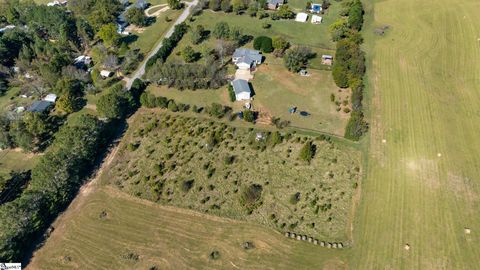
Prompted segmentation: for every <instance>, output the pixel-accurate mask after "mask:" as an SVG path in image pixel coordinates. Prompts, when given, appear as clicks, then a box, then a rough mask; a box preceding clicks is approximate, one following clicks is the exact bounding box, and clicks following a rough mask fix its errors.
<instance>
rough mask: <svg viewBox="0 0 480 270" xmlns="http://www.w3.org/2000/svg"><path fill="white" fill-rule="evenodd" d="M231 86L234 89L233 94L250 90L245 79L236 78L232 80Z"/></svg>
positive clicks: (249, 91)
mask: <svg viewBox="0 0 480 270" xmlns="http://www.w3.org/2000/svg"><path fill="white" fill-rule="evenodd" d="M232 86H233V91H235V94H240V93H243V92H247V93H249V94H250V93H251V92H252V91H251V90H250V86H249V85H248V82H247V81H246V80H242V79H236V80H234V81H233V82H232Z"/></svg>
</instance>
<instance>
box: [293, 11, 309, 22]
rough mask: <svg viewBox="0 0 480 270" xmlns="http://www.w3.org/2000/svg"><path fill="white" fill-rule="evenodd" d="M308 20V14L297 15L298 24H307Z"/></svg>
mask: <svg viewBox="0 0 480 270" xmlns="http://www.w3.org/2000/svg"><path fill="white" fill-rule="evenodd" d="M307 20H308V14H307V13H303V12H300V13H298V14H297V17H295V21H297V22H306V21H307Z"/></svg>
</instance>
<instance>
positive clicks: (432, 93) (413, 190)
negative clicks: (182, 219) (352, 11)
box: [351, 0, 480, 269]
mask: <svg viewBox="0 0 480 270" xmlns="http://www.w3.org/2000/svg"><path fill="white" fill-rule="evenodd" d="M368 2H369V3H372V2H374V6H373V9H371V8H372V6H369V11H368V14H371V17H373V18H374V19H375V20H374V21H371V23H372V24H373V25H372V26H371V27H370V28H369V29H367V30H366V33H367V34H368V35H366V41H367V42H366V45H367V47H368V51H367V55H369V57H372V61H371V64H370V66H369V67H368V68H367V70H368V71H369V82H370V88H371V90H372V91H373V92H372V97H373V98H372V108H371V114H372V118H373V119H372V121H371V127H372V129H371V134H372V135H371V140H370V141H371V142H370V145H371V147H370V153H369V161H368V172H367V177H366V179H365V180H364V181H363V182H362V192H363V194H362V202H361V207H360V209H359V211H358V218H357V222H356V224H355V231H356V233H355V234H354V236H355V245H356V248H355V249H354V255H355V256H354V257H353V259H352V263H351V264H352V265H355V267H354V268H355V269H478V267H479V266H478V258H479V257H480V238H479V231H480V215H478V213H479V211H480V208H479V207H480V204H479V202H480V178H479V175H480V157H479V155H478V153H479V152H480V141H479V140H478V139H477V138H478V133H479V131H480V113H479V106H480V76H479V74H480V61H479V59H480V41H479V39H480V32H479V29H480V20H478V15H479V11H480V2H479V1H477V0H462V1H457V2H456V3H455V8H454V9H451V7H450V6H449V1H446V0H436V1H432V0H427V1H415V0H401V1H368ZM369 12H373V13H369ZM385 25H389V26H390V29H389V30H387V32H386V35H385V36H384V37H380V36H374V35H373V29H374V28H376V27H381V26H385ZM383 140H385V141H383ZM465 228H468V229H470V230H471V233H470V234H467V233H466V232H465ZM406 244H409V245H410V250H409V251H407V250H405V248H404V247H405V245H406Z"/></svg>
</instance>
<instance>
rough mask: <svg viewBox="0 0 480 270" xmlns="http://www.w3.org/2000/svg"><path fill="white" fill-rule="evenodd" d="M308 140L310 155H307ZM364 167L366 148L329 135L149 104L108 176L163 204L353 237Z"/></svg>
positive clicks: (339, 238) (328, 235)
mask: <svg viewBox="0 0 480 270" xmlns="http://www.w3.org/2000/svg"><path fill="white" fill-rule="evenodd" d="M260 137H261V138H260ZM307 142H313V145H314V148H315V154H314V157H313V159H312V160H311V161H310V162H306V161H303V160H301V159H300V158H299V156H300V152H301V149H302V148H303V147H304V145H305V144H306V143H307ZM360 173H361V169H360V155H359V153H358V152H356V151H355V150H352V149H349V148H348V147H344V146H342V145H340V144H339V143H334V142H331V141H329V140H325V139H323V140H322V138H315V137H308V136H301V135H296V134H292V133H285V132H273V133H272V132H265V131H263V132H262V131H260V130H254V129H247V128H239V127H232V126H229V125H227V124H224V123H219V122H215V121H213V120H206V119H199V118H194V117H185V116H181V115H179V114H169V113H159V112H151V111H150V112H148V111H145V112H143V113H140V114H139V115H138V116H137V119H136V121H135V122H134V123H133V124H132V126H130V128H129V131H128V132H127V134H126V136H125V138H124V140H123V141H122V144H121V145H120V150H119V152H118V154H117V155H116V157H115V158H114V160H113V162H112V164H111V166H110V167H109V168H108V169H107V172H106V173H105V174H104V179H105V181H109V182H110V183H111V184H113V185H115V186H117V187H118V188H119V189H121V190H124V191H125V192H127V193H129V194H131V195H134V196H138V197H141V198H145V199H148V200H151V201H155V202H158V203H161V204H165V205H172V206H178V207H181V208H188V209H194V210H197V211H200V212H204V213H209V214H213V215H218V216H224V217H229V218H234V219H240V220H246V221H250V222H252V223H259V224H263V225H266V226H268V227H271V228H274V229H277V230H279V231H282V232H283V231H293V232H297V233H302V234H306V235H308V236H312V237H316V238H318V239H322V240H323V239H324V240H328V241H330V240H335V241H348V234H349V230H350V227H349V223H350V221H351V217H350V213H351V212H350V210H351V208H352V196H353V194H354V192H355V190H356V188H357V186H358V184H359V180H360Z"/></svg>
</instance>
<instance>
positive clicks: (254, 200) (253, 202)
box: [240, 184, 263, 212]
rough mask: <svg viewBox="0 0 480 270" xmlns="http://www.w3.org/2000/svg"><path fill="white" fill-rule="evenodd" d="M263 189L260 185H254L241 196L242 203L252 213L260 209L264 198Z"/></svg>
mask: <svg viewBox="0 0 480 270" xmlns="http://www.w3.org/2000/svg"><path fill="white" fill-rule="evenodd" d="M262 191H263V187H262V185H259V184H252V185H250V186H248V187H247V188H245V190H244V191H243V192H242V194H241V196H240V203H241V204H242V205H243V206H244V207H245V208H246V209H247V211H249V212H251V211H253V210H255V209H256V208H257V207H258V204H259V201H260V199H261V197H262Z"/></svg>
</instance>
